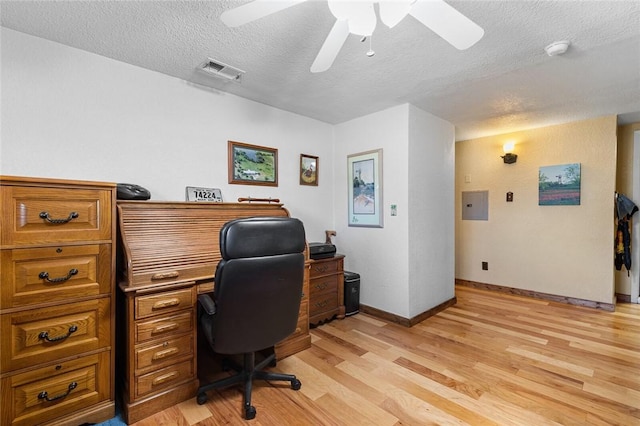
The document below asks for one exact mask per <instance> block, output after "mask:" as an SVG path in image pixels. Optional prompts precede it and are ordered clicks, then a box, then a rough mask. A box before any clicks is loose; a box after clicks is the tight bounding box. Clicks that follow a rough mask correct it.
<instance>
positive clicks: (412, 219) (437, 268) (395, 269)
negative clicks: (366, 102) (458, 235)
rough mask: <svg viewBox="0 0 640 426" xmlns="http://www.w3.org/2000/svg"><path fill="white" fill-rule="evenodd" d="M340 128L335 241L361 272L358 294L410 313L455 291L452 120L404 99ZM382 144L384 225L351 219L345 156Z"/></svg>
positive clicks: (367, 302) (370, 301) (384, 307)
mask: <svg viewBox="0 0 640 426" xmlns="http://www.w3.org/2000/svg"><path fill="white" fill-rule="evenodd" d="M335 135H336V155H335V158H336V172H335V186H336V189H335V194H336V200H335V205H336V212H338V214H339V215H340V216H338V217H337V218H336V230H337V232H338V235H337V241H338V246H339V247H340V249H341V250H344V251H345V253H347V257H346V259H345V269H347V270H351V271H354V272H357V273H359V274H360V278H361V283H360V286H361V289H360V302H361V303H362V304H364V305H367V306H371V307H375V308H377V309H381V310H383V311H385V312H389V313H392V314H396V315H399V316H401V317H404V318H412V317H414V316H416V315H418V314H420V313H422V312H424V311H426V310H428V309H431V308H433V307H434V306H437V305H438V304H440V303H442V302H443V301H445V300H448V299H451V298H453V296H454V274H453V271H454V267H453V265H454V260H453V254H454V251H453V241H454V236H453V229H454V227H453V176H454V163H453V157H454V155H453V144H454V128H453V126H452V125H451V124H449V123H447V122H445V121H443V120H441V119H438V118H437V117H434V116H432V115H430V114H428V113H426V112H424V111H421V110H420V109H418V108H416V107H413V106H410V105H407V104H405V105H401V106H398V107H394V108H389V109H387V110H385V111H381V112H378V113H375V114H371V115H368V116H366V117H362V118H358V119H355V120H352V121H349V122H347V123H343V124H340V125H337V126H336V129H335ZM379 148H382V150H383V172H382V174H383V192H384V196H383V206H382V207H383V208H382V213H383V215H384V227H383V228H359V227H349V226H348V225H347V216H346V212H347V201H348V200H347V190H348V180H347V156H348V155H349V154H355V153H359V152H363V151H370V150H374V149H379ZM341 162H342V164H343V165H342V167H341ZM447 181H448V182H447ZM392 204H395V205H396V206H397V211H398V215H397V216H391V212H390V206H391V205H392ZM340 212H345V213H344V214H342V213H340Z"/></svg>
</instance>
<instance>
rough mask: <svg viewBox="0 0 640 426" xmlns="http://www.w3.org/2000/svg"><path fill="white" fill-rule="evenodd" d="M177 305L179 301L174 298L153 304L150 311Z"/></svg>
mask: <svg viewBox="0 0 640 426" xmlns="http://www.w3.org/2000/svg"><path fill="white" fill-rule="evenodd" d="M179 304H180V299H177V298H175V297H174V298H173V299H165V300H160V301H158V302H156V303H154V304H153V308H152V309H164V308H170V307H172V306H178V305H179Z"/></svg>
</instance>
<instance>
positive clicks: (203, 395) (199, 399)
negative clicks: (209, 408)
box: [196, 392, 207, 405]
mask: <svg viewBox="0 0 640 426" xmlns="http://www.w3.org/2000/svg"><path fill="white" fill-rule="evenodd" d="M196 402H197V403H198V405H202V404H204V403H205V402H207V394H206V393H204V392H200V393H199V394H198V397H197V398H196Z"/></svg>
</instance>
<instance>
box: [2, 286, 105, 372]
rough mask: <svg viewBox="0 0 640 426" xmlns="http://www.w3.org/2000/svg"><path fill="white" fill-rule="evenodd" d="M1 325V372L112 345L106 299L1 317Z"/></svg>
mask: <svg viewBox="0 0 640 426" xmlns="http://www.w3.org/2000/svg"><path fill="white" fill-rule="evenodd" d="M0 323H1V330H2V354H1V358H0V359H1V367H2V371H10V370H14V369H17V368H24V367H31V366H33V365H36V364H40V363H45V362H50V361H51V362H52V361H55V360H56V359H59V358H63V357H68V356H73V355H78V354H81V353H83V352H88V351H92V350H96V349H100V348H106V347H108V346H110V345H111V303H110V299H109V298H102V299H97V300H90V301H86V302H80V303H71V304H66V305H59V306H55V307H50V308H42V309H32V310H30V311H22V312H16V313H12V314H4V315H2V318H1V320H0Z"/></svg>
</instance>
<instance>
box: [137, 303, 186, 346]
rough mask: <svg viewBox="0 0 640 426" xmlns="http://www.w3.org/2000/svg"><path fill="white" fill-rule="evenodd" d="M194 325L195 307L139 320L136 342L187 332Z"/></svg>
mask: <svg viewBox="0 0 640 426" xmlns="http://www.w3.org/2000/svg"><path fill="white" fill-rule="evenodd" d="M194 327H195V323H194V310H193V309H191V310H188V311H184V312H180V313H177V314H175V315H169V316H166V317H162V318H156V319H152V320H149V321H138V322H136V343H141V342H146V341H148V340H151V339H159V338H166V337H168V336H175V335H177V334H180V333H186V332H188V331H191V330H193V329H194Z"/></svg>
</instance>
